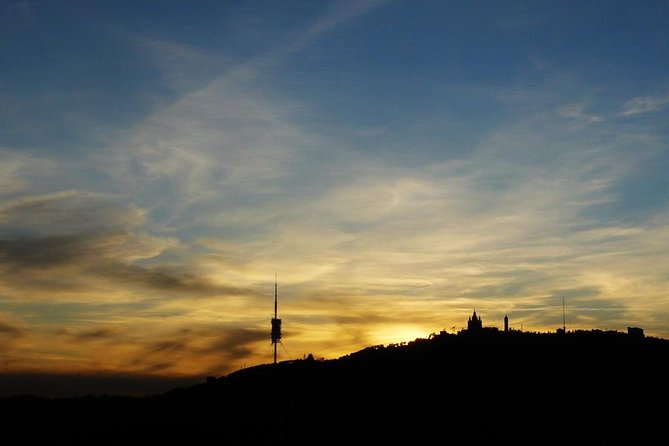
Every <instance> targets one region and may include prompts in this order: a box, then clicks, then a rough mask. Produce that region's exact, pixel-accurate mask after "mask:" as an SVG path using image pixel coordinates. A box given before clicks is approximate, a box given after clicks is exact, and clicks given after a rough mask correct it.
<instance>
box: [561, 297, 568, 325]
mask: <svg viewBox="0 0 669 446" xmlns="http://www.w3.org/2000/svg"><path fill="white" fill-rule="evenodd" d="M562 331H563V333H564V334H567V324H566V323H565V317H564V296H563V297H562Z"/></svg>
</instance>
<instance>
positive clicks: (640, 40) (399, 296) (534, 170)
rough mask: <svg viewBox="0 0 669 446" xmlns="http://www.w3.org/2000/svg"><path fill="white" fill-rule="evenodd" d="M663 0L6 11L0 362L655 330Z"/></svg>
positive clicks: (660, 256) (152, 368) (666, 302)
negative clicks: (277, 315) (448, 333)
mask: <svg viewBox="0 0 669 446" xmlns="http://www.w3.org/2000/svg"><path fill="white" fill-rule="evenodd" d="M667 18H669V6H668V5H667V4H666V2H641V3H639V2H615V3H614V2H585V3H584V2H532V3H527V2H514V1H511V2H485V1H474V2H472V1H453V2H445V1H416V2H409V1H399V0H398V1H392V0H389V1H380V0H379V1H356V2H352V1H331V2H299V1H295V2H291V1H286V2H271V1H257V2H256V1H248V2H204V1H203V2H197V4H193V3H192V2H185V1H184V2H181V1H160V2H158V1H155V2H154V1H145V2H107V1H95V2H84V1H54V2H49V1H21V2H15V1H9V2H4V3H3V5H2V6H0V42H1V43H0V157H1V159H2V163H1V164H0V265H1V267H0V358H2V359H3V361H2V364H3V365H2V366H1V367H2V368H3V369H2V371H5V372H35V371H41V370H46V369H49V370H51V371H59V372H72V371H77V372H104V373H127V372H131V373H136V374H147V375H161V376H200V375H204V374H223V373H228V372H230V371H232V370H235V369H237V368H239V367H242V366H244V365H251V364H257V363H262V362H268V361H269V359H270V356H269V353H270V346H269V337H268V327H269V317H271V310H272V307H271V299H272V297H273V278H274V273H275V272H276V273H277V274H278V276H279V285H280V286H279V289H280V294H281V297H282V301H281V310H282V312H283V318H284V321H285V322H284V324H285V330H286V334H285V339H284V343H285V346H286V351H284V352H283V354H285V355H286V356H285V357H286V358H287V357H301V356H302V355H305V354H308V353H313V354H314V355H316V356H324V357H335V356H338V355H341V354H345V353H348V352H350V351H353V350H356V349H359V348H363V347H365V346H367V345H371V344H379V343H384V344H385V343H389V342H399V341H403V340H411V339H413V338H415V337H417V336H427V335H428V334H429V333H431V332H436V331H439V330H441V329H444V328H446V329H449V330H450V329H452V327H456V329H458V328H460V327H462V326H463V325H464V322H465V320H466V317H467V315H468V314H470V313H471V311H472V309H473V308H476V309H477V311H478V312H479V314H481V315H482V317H483V320H484V325H493V326H501V321H502V318H503V316H504V314H508V315H509V318H510V320H511V325H512V326H516V327H520V325H521V324H522V326H523V328H524V329H526V330H535V331H545V330H554V329H555V328H557V327H558V326H560V325H561V320H562V317H561V316H562V314H561V312H562V306H561V304H562V298H565V300H566V302H567V308H568V318H567V319H568V328H570V329H577V328H586V329H587V328H602V329H614V330H625V329H626V327H627V326H629V325H632V326H641V327H643V328H645V329H646V332H647V333H648V334H650V335H654V336H662V337H668V336H669V328H668V326H669V325H668V322H669V295H668V294H667V285H668V282H669V270H668V269H667V266H666V265H667V264H669V262H667V260H669V259H668V258H667V249H666V247H667V246H668V243H669V195H668V192H667V191H668V190H669V187H668V186H669V176H667V174H666V172H667V170H668V168H669V147H668V144H667V141H668V136H669V135H668V133H669V126H668V125H667V124H668V117H669V113H668V112H669V74H668V73H669V59H668V58H667V57H666V54H669V48H668V46H669V32H668V31H667V27H666V21H667Z"/></svg>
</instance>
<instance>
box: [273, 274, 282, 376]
mask: <svg viewBox="0 0 669 446" xmlns="http://www.w3.org/2000/svg"><path fill="white" fill-rule="evenodd" d="M277 290H278V287H277V283H276V275H274V317H273V318H272V344H273V345H274V365H276V345H277V344H278V343H279V342H281V319H279V318H278V317H277V306H278V292H277Z"/></svg>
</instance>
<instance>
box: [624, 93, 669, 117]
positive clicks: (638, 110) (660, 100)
mask: <svg viewBox="0 0 669 446" xmlns="http://www.w3.org/2000/svg"><path fill="white" fill-rule="evenodd" d="M668 104H669V96H666V95H664V96H637V97H635V98H632V99H630V100H629V101H627V102H625V103H624V104H623V106H622V108H621V110H620V114H621V115H623V116H636V115H641V114H645V113H652V112H657V111H660V110H662V109H664V108H665V107H666V106H667V105H668Z"/></svg>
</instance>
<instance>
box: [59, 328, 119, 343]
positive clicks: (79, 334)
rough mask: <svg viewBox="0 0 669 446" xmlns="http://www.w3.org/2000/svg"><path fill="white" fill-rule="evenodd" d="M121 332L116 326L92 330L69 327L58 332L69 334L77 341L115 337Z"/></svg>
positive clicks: (68, 335)
mask: <svg viewBox="0 0 669 446" xmlns="http://www.w3.org/2000/svg"><path fill="white" fill-rule="evenodd" d="M120 332H121V330H120V329H118V328H116V327H101V328H95V329H91V330H81V331H72V330H69V329H62V330H60V331H59V332H58V334H60V335H64V336H67V337H69V338H71V339H73V340H75V341H81V342H87V341H97V340H107V339H113V338H114V337H115V336H116V335H118V334H119V333H120Z"/></svg>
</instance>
